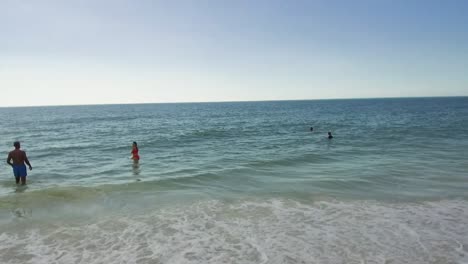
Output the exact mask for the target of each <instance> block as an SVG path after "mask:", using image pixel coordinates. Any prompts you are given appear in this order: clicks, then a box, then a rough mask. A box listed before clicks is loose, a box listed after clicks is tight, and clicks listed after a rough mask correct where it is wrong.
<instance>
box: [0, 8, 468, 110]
mask: <svg viewBox="0 0 468 264" xmlns="http://www.w3.org/2000/svg"><path fill="white" fill-rule="evenodd" d="M467 14H468V1H464V0H459V1H455V0H447V1H443V0H440V1H431V0H420V1H418V0H402V1H396V0H395V1H391V0H368V1H359V0H353V1H348V0H342V1H333V0H324V1H316V0H305V1H294V0H290V1H288V0H282V1H276V0H248V1H242V0H239V1H235V0H225V1H223V0H212V1H205V0H190V1H175V0H167V1H156V0H148V1H146V0H126V1H125V0H102V1H99V0H75V1H64V0H56V1H52V0H0V106H14V105H63V104H101V103H142V102H186V101H238V100H286V99H319V98H355V97H395V96H403V97H406V96H456V95H468V15H467Z"/></svg>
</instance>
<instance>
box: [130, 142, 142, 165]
mask: <svg viewBox="0 0 468 264" xmlns="http://www.w3.org/2000/svg"><path fill="white" fill-rule="evenodd" d="M131 153H132V160H133V161H139V160H140V155H138V144H137V143H136V142H133V145H132V152H131Z"/></svg>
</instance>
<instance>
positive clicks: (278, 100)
mask: <svg viewBox="0 0 468 264" xmlns="http://www.w3.org/2000/svg"><path fill="white" fill-rule="evenodd" d="M460 97H461V98H462V97H468V95H449V96H403V97H399V96H389V97H348V98H346V97H345V98H321V99H271V100H268V99H266V100H234V101H230V100H226V101H223V100H220V101H173V102H144V103H102V104H94V103H93V104H86V103H85V104H62V105H60V104H51V105H17V106H0V109H2V108H34V107H68V106H113V105H151V104H209V103H211V104H216V103H249V102H250V103H256V102H258V103H260V102H290V101H331V100H372V99H418V98H419V99H425V98H427V99H430V98H460Z"/></svg>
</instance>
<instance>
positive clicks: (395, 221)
mask: <svg viewBox="0 0 468 264" xmlns="http://www.w3.org/2000/svg"><path fill="white" fill-rule="evenodd" d="M0 123H1V124H2V126H1V127H0V135H1V137H0V148H1V149H2V152H3V153H4V154H5V158H6V155H7V152H8V151H9V150H10V149H11V144H12V142H13V141H15V140H20V141H21V142H22V147H23V149H24V150H26V151H27V153H28V156H29V158H30V160H31V163H32V165H33V167H34V168H33V171H31V172H30V176H28V187H27V188H17V186H16V185H15V184H14V180H13V176H12V173H11V171H10V168H8V166H7V165H6V164H5V165H4V167H3V170H2V171H1V172H0V224H1V225H0V240H1V241H2V243H1V244H0V262H1V263H468V202H467V200H468V191H467V190H468V173H467V172H468V159H467V157H468V98H464V97H459V98H417V99H362V100H318V101H283V102H242V103H193V104H191V103H190V104H188V103H187V104H145V105H108V106H69V107H30V108H0ZM311 126H313V127H314V131H313V132H310V130H309V128H310V127H311ZM328 131H332V132H333V134H334V136H335V138H333V139H332V140H328V139H327V138H326V134H327V132H328ZM132 141H137V142H138V144H139V148H140V156H141V161H140V162H139V164H133V162H132V161H131V160H130V159H129V157H130V151H131V143H132ZM3 241H5V243H3Z"/></svg>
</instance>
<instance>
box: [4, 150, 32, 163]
mask: <svg viewBox="0 0 468 264" xmlns="http://www.w3.org/2000/svg"><path fill="white" fill-rule="evenodd" d="M8 157H9V160H13V165H23V164H24V162H25V161H26V160H27V159H28V158H27V157H26V152H24V151H22V150H19V149H15V150H12V151H10V153H9V154H8Z"/></svg>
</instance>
